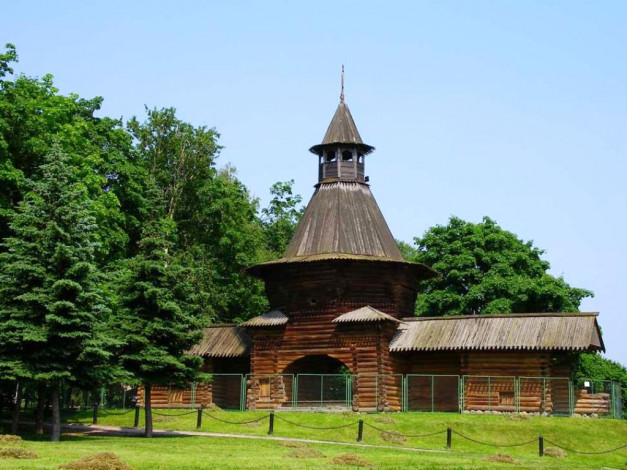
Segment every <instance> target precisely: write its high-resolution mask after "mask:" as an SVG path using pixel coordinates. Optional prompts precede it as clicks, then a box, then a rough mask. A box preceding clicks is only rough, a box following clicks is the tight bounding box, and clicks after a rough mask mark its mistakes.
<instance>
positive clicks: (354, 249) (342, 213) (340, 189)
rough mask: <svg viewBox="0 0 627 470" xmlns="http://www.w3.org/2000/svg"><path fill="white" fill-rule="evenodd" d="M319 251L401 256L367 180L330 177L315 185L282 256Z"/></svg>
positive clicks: (393, 257)
mask: <svg viewBox="0 0 627 470" xmlns="http://www.w3.org/2000/svg"><path fill="white" fill-rule="evenodd" d="M323 254H350V255H357V256H367V257H374V258H387V259H391V260H398V261H402V260H403V256H402V255H401V252H400V251H399V249H398V247H397V246H396V242H395V241H394V237H393V236H392V233H391V232H390V229H389V228H388V225H387V223H386V222H385V219H384V218H383V214H381V210H380V209H379V206H378V205H377V202H376V201H375V199H374V196H373V195H372V193H371V192H370V187H369V186H368V185H367V184H362V183H357V182H351V181H334V182H330V183H321V184H319V185H318V187H317V188H316V191H315V192H314V194H313V196H312V198H311V201H309V204H308V205H307V209H306V210H305V213H304V214H303V216H302V218H301V220H300V223H299V224H298V227H297V228H296V232H295V233H294V236H293V237H292V240H291V241H290V244H289V246H288V247H287V249H286V250H285V253H284V254H283V258H300V257H309V256H314V255H323Z"/></svg>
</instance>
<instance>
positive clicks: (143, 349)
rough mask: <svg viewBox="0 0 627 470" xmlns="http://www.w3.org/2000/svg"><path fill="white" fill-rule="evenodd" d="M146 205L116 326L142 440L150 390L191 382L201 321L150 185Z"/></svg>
mask: <svg viewBox="0 0 627 470" xmlns="http://www.w3.org/2000/svg"><path fill="white" fill-rule="evenodd" d="M148 201H149V216H148V218H147V220H146V221H145V223H144V228H143V231H142V239H141V242H140V244H139V251H138V253H137V254H136V255H135V256H134V257H133V258H131V259H130V260H128V262H127V263H125V266H124V269H123V270H122V271H121V272H120V281H119V283H120V284H119V305H118V316H117V322H118V325H119V334H120V339H121V341H123V343H124V346H123V347H122V351H121V354H120V358H121V363H122V366H123V367H124V368H125V369H126V370H127V371H129V373H131V374H132V375H133V376H134V377H135V378H137V379H138V380H139V381H140V382H141V383H142V384H143V387H144V402H145V410H146V414H145V417H146V437H152V407H151V387H152V385H169V384H186V383H189V382H191V381H193V379H194V378H195V374H196V371H197V369H198V367H200V365H201V364H202V359H201V358H200V357H198V356H192V355H190V354H187V353H186V351H187V350H189V349H190V348H191V347H192V346H193V345H194V344H195V343H197V342H198V341H200V339H201V336H202V334H201V327H202V326H203V325H204V323H205V322H204V321H203V316H202V312H200V310H199V308H198V305H197V303H196V302H195V289H194V285H195V280H194V278H193V272H192V270H191V269H190V268H188V267H186V266H185V265H184V264H183V263H182V262H181V258H177V256H176V251H175V248H176V241H177V227H176V222H175V221H174V220H172V218H170V217H169V214H168V211H167V209H166V205H165V204H164V201H163V199H162V197H161V192H160V191H159V189H158V188H157V187H156V185H154V184H153V185H152V186H149V194H148Z"/></svg>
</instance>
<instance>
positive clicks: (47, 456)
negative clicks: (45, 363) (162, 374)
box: [0, 411, 627, 469]
mask: <svg viewBox="0 0 627 470" xmlns="http://www.w3.org/2000/svg"><path fill="white" fill-rule="evenodd" d="M170 413H171V414H172V415H176V414H181V413H183V411H171V412H170ZM212 414H213V415H214V416H216V417H219V418H221V419H226V420H232V421H244V420H251V419H255V418H257V417H261V416H264V415H266V414H267V413H262V412H244V413H240V412H212ZM276 416H277V419H276V421H275V432H274V435H275V436H278V437H298V438H311V439H324V440H332V441H341V442H346V443H349V442H351V443H352V442H355V441H356V437H357V425H355V426H351V427H349V428H344V429H339V430H311V429H305V428H301V427H297V426H294V425H292V424H289V423H286V422H284V421H281V420H280V419H279V417H283V418H286V419H289V420H290V421H294V422H297V423H302V424H307V425H310V426H337V425H342V424H346V423H350V422H352V421H355V420H358V419H360V418H363V419H364V421H365V422H366V423H367V424H371V425H374V426H376V427H378V428H381V429H386V430H390V431H396V432H400V433H406V434H410V433H411V434H427V433H430V432H435V431H440V430H442V431H443V430H444V429H446V427H447V426H450V427H452V428H453V430H454V431H458V432H460V433H462V434H464V435H467V436H469V437H472V438H474V439H477V440H480V441H486V442H491V443H518V442H523V441H527V440H530V439H533V438H535V437H537V436H538V435H540V434H542V435H544V437H545V439H547V440H550V441H555V442H557V443H559V444H562V445H563V446H565V447H569V448H572V449H577V450H580V451H598V450H603V449H608V448H612V447H617V446H619V445H622V444H624V443H625V442H627V421H618V420H609V419H584V418H539V417H534V418H528V419H524V420H522V419H514V418H512V417H506V416H496V415H458V414H439V413H434V414H428V413H424V414H423V413H415V414H414V413H403V414H400V413H397V414H378V415H377V414H369V415H363V414H361V415H360V414H354V413H346V414H321V413H277V414H276ZM142 418H143V416H142ZM155 418H156V419H155V428H157V429H170V430H195V429H196V416H195V415H193V414H191V415H186V416H179V417H177V416H167V417H166V416H156V417H155ZM72 420H73V421H83V422H91V415H90V414H89V413H84V414H82V415H77V416H75V417H74V418H73V419H72ZM132 422H133V413H130V414H127V415H123V416H117V415H109V416H106V414H102V415H101V416H100V418H99V424H110V425H119V426H132ZM260 423H261V424H260V425H255V424H252V425H236V424H225V423H220V422H218V421H215V420H211V419H209V418H208V417H207V416H205V417H204V418H203V427H202V430H203V431H211V432H222V433H233V434H249V435H251V434H252V435H261V436H265V435H267V431H268V421H267V419H266V420H263V421H261V422H260ZM29 437H32V436H25V441H24V442H23V443H21V444H18V445H21V446H23V447H25V448H27V449H30V450H33V451H34V452H36V453H37V454H38V455H39V457H40V458H39V459H37V460H29V461H27V460H19V461H18V460H0V469H1V468H30V469H33V468H57V466H58V465H59V464H62V463H67V462H69V461H71V460H75V459H77V458H79V457H82V456H85V455H89V454H93V453H97V452H115V453H116V454H118V455H119V457H120V458H121V459H122V460H124V461H125V462H126V463H127V464H129V465H131V466H132V467H134V468H136V469H159V468H162V469H166V468H182V469H192V468H194V469H200V468H233V469H235V468H238V469H239V468H319V467H320V466H321V465H323V466H324V467H328V468H349V467H346V466H338V465H333V464H332V463H331V460H332V459H333V458H334V457H336V456H337V455H339V454H344V453H355V454H358V455H359V456H361V457H362V458H364V459H366V460H368V461H369V462H371V463H372V464H374V466H375V467H376V468H412V467H413V468H415V467H420V468H506V467H512V468H547V469H548V468H551V469H552V468H582V469H583V468H585V469H588V468H601V467H608V468H619V469H627V449H623V450H621V451H619V452H616V453H613V454H606V455H601V456H585V455H576V454H574V453H572V452H568V456H567V457H566V458H563V459H555V458H551V457H543V458H539V457H538V455H537V442H534V443H532V444H529V445H526V446H522V447H514V448H507V449H496V448H492V447H487V446H484V445H481V444H477V443H473V442H469V441H466V440H464V439H462V438H461V437H460V436H459V435H456V434H455V433H454V434H453V448H452V450H451V451H450V452H442V453H423V452H421V453H416V452H409V451H404V450H401V449H398V450H396V449H376V448H356V447H350V446H337V445H328V444H310V445H309V446H310V447H311V448H313V449H316V450H318V451H320V452H322V454H324V457H322V458H312V459H302V458H301V459H299V458H291V457H289V455H290V453H291V452H293V451H294V450H295V449H293V448H287V447H285V446H284V445H283V444H282V443H280V442H276V441H265V440H247V439H246V440H245V439H235V438H213V437H168V438H166V437H158V438H153V439H144V438H138V437H100V436H89V437H86V436H64V439H63V442H61V443H57V444H52V443H49V442H45V441H41V440H30V439H29ZM384 437H385V436H382V433H381V432H380V431H377V430H375V429H373V428H371V427H369V426H366V427H365V429H364V440H363V442H364V443H366V444H381V445H387V446H394V447H399V448H400V447H420V448H424V449H436V450H445V447H446V435H445V433H441V434H438V435H436V436H431V437H426V438H409V439H407V441H406V442H405V443H402V444H399V443H394V442H388V441H386V440H385V439H384ZM545 447H551V444H548V443H547V444H545ZM496 452H502V453H506V454H508V455H510V456H512V457H513V458H515V459H516V461H517V462H516V464H515V465H512V464H500V463H492V462H487V461H485V460H484V459H485V458H486V457H489V456H491V455H494V454H495V453H496Z"/></svg>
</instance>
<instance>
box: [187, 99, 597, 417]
mask: <svg viewBox="0 0 627 470" xmlns="http://www.w3.org/2000/svg"><path fill="white" fill-rule="evenodd" d="M373 150H374V148H373V147H372V146H370V145H367V144H365V143H364V142H363V141H362V139H361V136H360V135H359V132H358V131H357V127H356V126H355V122H354V121H353V118H352V116H351V113H350V111H349V109H348V106H347V105H346V103H344V99H343V95H342V98H341V100H340V104H339V105H338V107H337V110H336V112H335V115H334V116H333V119H332V121H331V124H330V125H329V127H328V129H327V132H326V134H325V136H324V139H323V140H322V143H321V144H319V145H315V146H313V147H312V148H311V149H310V151H311V152H312V153H313V154H314V155H315V156H316V158H317V161H318V171H317V176H318V182H317V184H316V186H315V192H314V194H313V196H312V198H311V200H310V202H309V204H308V206H307V209H306V211H305V213H304V214H303V216H302V218H301V221H300V223H299V225H298V227H297V229H296V232H295V234H294V236H293V238H292V240H291V242H290V244H289V246H288V247H287V249H286V251H285V253H284V254H283V256H282V257H281V258H280V259H277V260H274V261H271V262H268V263H264V264H260V265H257V266H253V267H251V268H249V269H248V273H249V274H250V275H252V276H255V277H257V278H259V279H261V280H263V282H264V284H265V290H266V294H267V297H268V300H269V303H270V307H271V311H270V312H268V313H265V314H263V315H260V316H258V317H255V318H253V319H251V320H249V321H247V322H244V323H243V324H241V325H222V326H217V327H213V328H208V329H206V330H205V338H204V340H203V342H202V343H201V344H199V345H198V346H197V347H196V348H194V350H193V351H192V352H193V353H196V354H199V355H201V356H203V357H205V358H206V361H207V362H206V364H207V370H208V371H211V372H217V373H227V372H235V373H238V374H241V375H239V377H245V379H244V380H242V386H241V387H240V389H241V396H242V397H245V400H242V402H244V401H245V406H246V407H247V408H249V409H253V408H256V409H259V408H265V409H275V408H281V407H285V406H289V407H293V406H300V405H301V404H303V403H305V404H307V405H309V406H315V405H316V403H317V402H319V403H320V405H321V406H325V398H328V401H329V402H331V403H333V402H336V403H338V404H344V405H345V406H348V407H351V408H353V409H358V410H390V411H391V410H401V409H413V410H436V411H438V410H439V411H461V410H462V409H476V410H499V411H541V412H544V411H548V412H551V411H555V410H557V409H558V408H559V409H561V410H563V409H567V410H569V411H570V412H571V413H572V412H573V410H575V409H576V408H577V406H580V403H584V402H585V401H586V400H588V402H586V403H591V401H590V395H589V394H588V395H587V394H586V393H583V392H585V391H582V393H581V394H579V392H578V391H577V390H575V389H573V384H572V382H571V381H570V380H569V378H568V377H569V376H570V370H569V368H568V364H567V362H566V361H564V359H565V358H566V357H567V354H568V352H569V351H583V350H598V349H603V342H602V339H601V336H600V331H599V328H598V324H597V322H596V315H595V314H581V313H569V314H556V313H549V314H537V313H536V314H524V315H520V314H519V315H491V316H487V315H481V316H468V317H445V318H437V319H431V318H422V319H417V318H412V317H413V313H414V306H415V301H416V295H417V287H418V283H419V281H421V280H424V279H429V278H432V277H434V276H436V275H437V273H435V272H434V271H433V270H432V269H431V268H429V267H428V266H425V265H422V264H419V263H412V262H408V261H406V260H404V259H403V257H402V255H401V253H400V251H399V249H398V247H397V245H396V242H395V240H394V237H393V236H392V233H391V232H390V230H389V228H388V226H387V224H386V222H385V219H384V218H383V215H382V214H381V211H380V210H379V207H378V205H377V203H376V201H375V199H374V197H373V195H372V192H371V191H370V185H369V184H368V182H369V178H368V177H367V176H366V167H365V164H366V162H365V161H366V157H367V156H368V158H370V157H369V155H370V154H371V153H372V152H373ZM312 374H313V375H312ZM326 376H328V377H329V378H328V379H327V382H326V387H328V390H327V389H325V380H324V377H326ZM225 377H226V374H225ZM316 377H318V378H316ZM331 377H338V378H335V379H334V378H331ZM558 378H559V379H558ZM218 379H219V377H218V374H216V376H215V379H214V382H213V384H212V385H211V386H212V387H216V390H217V386H218ZM221 380H226V379H221ZM342 387H344V388H342ZM316 390H318V391H317V392H316ZM236 392H237V390H236ZM211 393H214V392H213V390H208V391H207V394H206V395H207V396H208V397H210V396H211ZM580 395H581V396H580ZM597 398H598V397H597ZM595 399H596V398H595ZM599 399H600V398H599ZM242 406H244V405H242ZM581 406H582V407H584V408H585V409H588V408H586V407H589V406H590V405H585V406H584V405H581ZM582 409H583V408H582Z"/></svg>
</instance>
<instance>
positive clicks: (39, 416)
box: [35, 383, 46, 435]
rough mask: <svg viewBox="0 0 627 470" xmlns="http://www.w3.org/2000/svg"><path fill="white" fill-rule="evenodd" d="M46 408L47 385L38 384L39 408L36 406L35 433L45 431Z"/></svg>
mask: <svg viewBox="0 0 627 470" xmlns="http://www.w3.org/2000/svg"><path fill="white" fill-rule="evenodd" d="M45 408H46V387H45V385H44V384H42V383H40V384H37V408H35V434H40V435H41V434H43V433H44V410H45Z"/></svg>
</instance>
